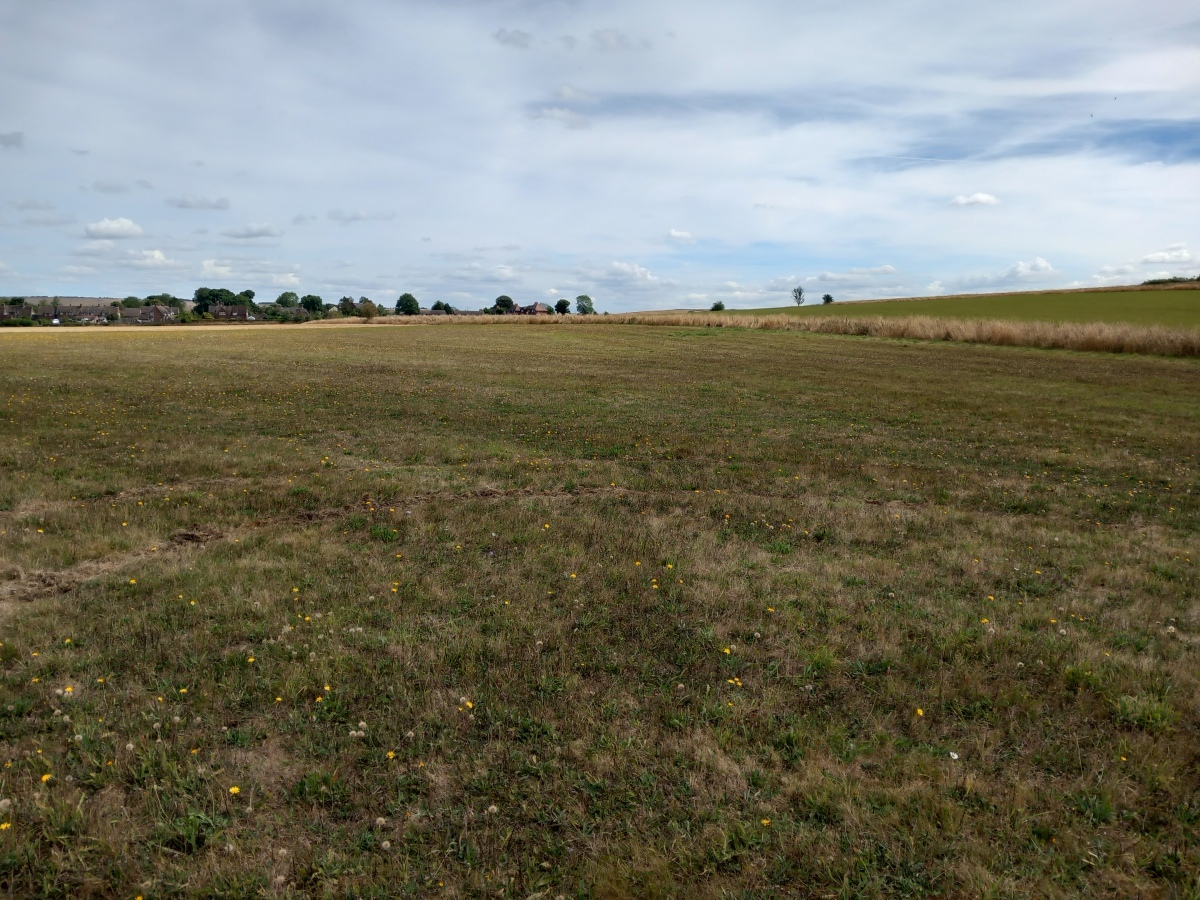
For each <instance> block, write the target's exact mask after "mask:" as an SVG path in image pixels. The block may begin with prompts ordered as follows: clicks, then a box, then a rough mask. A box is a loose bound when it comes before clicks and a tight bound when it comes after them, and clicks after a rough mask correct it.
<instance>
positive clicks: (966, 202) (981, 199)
mask: <svg viewBox="0 0 1200 900" xmlns="http://www.w3.org/2000/svg"><path fill="white" fill-rule="evenodd" d="M999 202H1000V201H999V200H997V199H996V198H995V197H994V196H993V195H992V194H983V193H976V194H959V195H958V196H957V197H955V198H954V199H953V200H951V201H950V205H951V206H996V205H997V204H998V203H999Z"/></svg>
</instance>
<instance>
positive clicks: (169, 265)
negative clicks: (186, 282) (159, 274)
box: [127, 250, 188, 271]
mask: <svg viewBox="0 0 1200 900" xmlns="http://www.w3.org/2000/svg"><path fill="white" fill-rule="evenodd" d="M127 264H128V265H131V266H133V267H134V268H138V269H174V270H177V271H179V270H183V269H186V268H188V265H187V263H184V262H180V261H179V260H177V259H168V258H167V255H166V254H165V253H163V252H162V251H161V250H141V251H138V252H137V253H133V254H131V255H130V257H129V259H128V260H127Z"/></svg>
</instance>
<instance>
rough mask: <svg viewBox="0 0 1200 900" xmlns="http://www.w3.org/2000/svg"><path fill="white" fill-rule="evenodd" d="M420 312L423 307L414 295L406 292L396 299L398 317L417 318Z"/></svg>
mask: <svg viewBox="0 0 1200 900" xmlns="http://www.w3.org/2000/svg"><path fill="white" fill-rule="evenodd" d="M420 312H421V306H420V304H418V303H417V298H416V297H414V296H413V295H412V294H409V293H407V292H405V293H403V294H401V295H400V296H399V297H397V298H396V315H399V316H415V315H418V314H419V313H420Z"/></svg>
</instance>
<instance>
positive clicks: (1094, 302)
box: [730, 289, 1200, 328]
mask: <svg viewBox="0 0 1200 900" xmlns="http://www.w3.org/2000/svg"><path fill="white" fill-rule="evenodd" d="M730 312H731V314H738V313H743V314H760V315H764V314H773V313H787V314H789V315H802V316H829V315H833V316H887V317H891V316H933V317H936V318H950V319H1006V320H1010V321H1021V322H1127V323H1129V324H1132V325H1165V326H1168V327H1171V328H1200V290H1180V289H1173V290H1161V289H1158V290H1145V291H1066V292H1064V293H1061V294H980V295H977V296H972V297H921V298H919V299H916V300H870V301H862V302H858V303H829V304H821V305H806V306H791V307H781V308H772V309H756V310H749V309H748V310H731V311H730Z"/></svg>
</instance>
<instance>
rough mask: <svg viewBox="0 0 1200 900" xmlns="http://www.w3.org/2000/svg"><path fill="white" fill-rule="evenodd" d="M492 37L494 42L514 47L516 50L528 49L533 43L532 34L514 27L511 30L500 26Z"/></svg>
mask: <svg viewBox="0 0 1200 900" xmlns="http://www.w3.org/2000/svg"><path fill="white" fill-rule="evenodd" d="M492 37H493V38H495V40H496V43H498V44H503V45H504V46H505V47H516V48H517V49H518V50H528V49H529V46H530V44H532V43H533V35H532V34H529V33H528V32H526V31H521V30H520V29H516V28H514V29H513V30H512V31H509V30H508V29H507V28H501V29H500V30H499V31H497V32H496V33H495V34H493V35H492Z"/></svg>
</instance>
